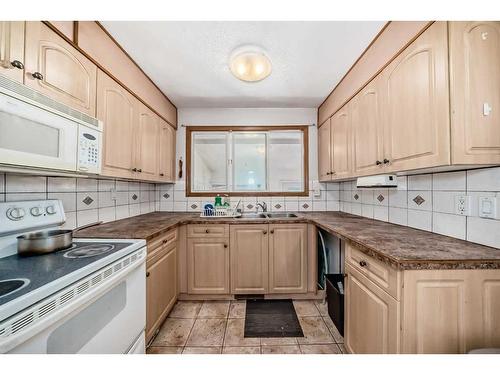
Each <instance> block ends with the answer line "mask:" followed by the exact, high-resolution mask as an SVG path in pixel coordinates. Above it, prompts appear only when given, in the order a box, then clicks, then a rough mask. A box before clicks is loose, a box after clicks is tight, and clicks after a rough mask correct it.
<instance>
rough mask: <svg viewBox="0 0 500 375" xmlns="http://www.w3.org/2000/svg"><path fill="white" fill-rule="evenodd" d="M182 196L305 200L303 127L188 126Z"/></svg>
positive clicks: (305, 152) (306, 173)
mask: <svg viewBox="0 0 500 375" xmlns="http://www.w3.org/2000/svg"><path fill="white" fill-rule="evenodd" d="M186 158H187V160H186V161H187V163H186V165H187V169H186V182H187V186H186V195H187V196H212V195H214V194H226V195H233V196H270V195H280V196H286V195H295V196H297V195H308V194H309V191H308V127H307V126H188V127H187V130H186Z"/></svg>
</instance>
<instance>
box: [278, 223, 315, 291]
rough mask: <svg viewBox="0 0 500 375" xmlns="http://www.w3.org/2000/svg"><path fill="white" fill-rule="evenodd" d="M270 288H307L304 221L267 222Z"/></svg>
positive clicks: (299, 289)
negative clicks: (269, 223)
mask: <svg viewBox="0 0 500 375" xmlns="http://www.w3.org/2000/svg"><path fill="white" fill-rule="evenodd" d="M269 236H270V237H269V292H270V293H305V292H307V225H306V224H272V225H269Z"/></svg>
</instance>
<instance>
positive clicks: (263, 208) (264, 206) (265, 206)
mask: <svg viewBox="0 0 500 375" xmlns="http://www.w3.org/2000/svg"><path fill="white" fill-rule="evenodd" d="M259 206H260V207H261V208H262V212H267V203H266V202H262V203H261V202H257V204H256V205H255V210H256V211H259Z"/></svg>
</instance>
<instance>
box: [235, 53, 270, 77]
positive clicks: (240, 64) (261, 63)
mask: <svg viewBox="0 0 500 375" xmlns="http://www.w3.org/2000/svg"><path fill="white" fill-rule="evenodd" d="M229 69H231V73H233V75H234V76H235V77H236V78H238V79H240V80H242V81H245V82H257V81H262V80H263V79H264V78H266V77H267V76H269V74H271V70H272V66H271V60H269V57H267V55H266V54H265V53H264V51H262V50H261V49H260V48H258V47H254V46H244V47H240V48H238V49H236V50H235V51H234V52H233V53H232V54H231V57H230V59H229Z"/></svg>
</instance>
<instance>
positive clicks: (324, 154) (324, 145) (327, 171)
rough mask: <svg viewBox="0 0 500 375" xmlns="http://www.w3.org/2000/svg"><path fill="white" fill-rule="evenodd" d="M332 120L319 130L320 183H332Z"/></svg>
mask: <svg viewBox="0 0 500 375" xmlns="http://www.w3.org/2000/svg"><path fill="white" fill-rule="evenodd" d="M331 161H332V155H331V145H330V119H328V120H326V121H325V122H324V123H323V125H321V127H320V128H319V129H318V175H319V180H320V181H330V180H331V178H332V177H331V171H332V165H331Z"/></svg>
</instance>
